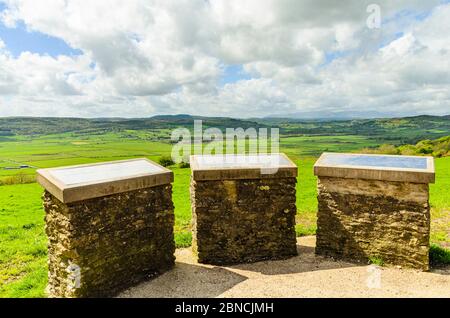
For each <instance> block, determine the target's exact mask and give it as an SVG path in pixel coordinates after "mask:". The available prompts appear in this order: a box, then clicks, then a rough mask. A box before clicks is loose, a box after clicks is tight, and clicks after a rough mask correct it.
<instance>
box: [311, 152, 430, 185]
mask: <svg viewBox="0 0 450 318" xmlns="http://www.w3.org/2000/svg"><path fill="white" fill-rule="evenodd" d="M314 173H315V175H317V176H329V177H341V178H360V179H375V180H386V181H400V182H402V181H405V182H416V183H432V182H434V178H435V172H434V160H433V157H421V156H395V155H372V154H353V153H323V154H322V156H321V157H320V158H319V160H317V162H316V164H315V165H314Z"/></svg>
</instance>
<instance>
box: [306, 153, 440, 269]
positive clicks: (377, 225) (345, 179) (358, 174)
mask: <svg viewBox="0 0 450 318" xmlns="http://www.w3.org/2000/svg"><path fill="white" fill-rule="evenodd" d="M314 171H315V174H316V175H317V176H318V203H319V206H318V219H317V243H316V253H317V254H321V255H327V256H332V257H336V258H345V259H349V260H354V261H359V262H367V261H369V260H373V259H378V260H379V261H382V262H383V263H385V264H391V265H400V266H405V267H411V268H416V269H420V270H428V268H429V256H428V253H429V237H430V205H429V191H428V189H429V186H428V183H430V182H434V163H433V158H431V157H412V156H382V155H358V154H332V153H324V154H323V155H322V156H321V157H320V159H319V160H318V161H317V163H316V165H315V166H314Z"/></svg>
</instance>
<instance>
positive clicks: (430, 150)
mask: <svg viewBox="0 0 450 318" xmlns="http://www.w3.org/2000/svg"><path fill="white" fill-rule="evenodd" d="M363 152H365V153H377V154H389V155H429V156H433V157H437V158H439V157H450V136H445V137H441V138H439V139H435V140H429V139H426V140H421V141H419V142H418V143H417V144H415V145H402V146H398V147H395V146H393V145H381V146H380V147H378V148H374V149H369V148H366V149H363Z"/></svg>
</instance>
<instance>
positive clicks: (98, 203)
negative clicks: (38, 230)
mask: <svg viewBox="0 0 450 318" xmlns="http://www.w3.org/2000/svg"><path fill="white" fill-rule="evenodd" d="M38 181H39V183H41V184H42V185H43V186H44V187H45V189H46V191H45V192H44V195H43V200H44V209H45V212H46V216H45V221H46V233H47V236H48V239H49V246H48V266H49V274H48V279H49V281H48V288H47V290H48V293H49V295H50V296H52V297H107V296H113V295H115V294H116V293H117V292H119V291H121V290H123V289H124V288H127V287H130V286H131V285H134V284H136V283H138V282H140V281H141V280H144V279H147V278H149V277H152V276H154V275H157V274H159V273H161V272H164V271H166V270H168V269H170V268H171V267H172V266H173V265H174V260H175V258H174V251H175V244H174V236H173V225H174V207H173V203H172V186H171V182H172V181H173V174H172V172H171V171H170V170H168V169H165V168H163V167H161V166H159V165H157V164H155V163H153V162H151V161H149V160H146V159H137V160H127V161H116V162H110V163H102V164H94V165H82V166H74V167H64V168H55V169H45V170H38Z"/></svg>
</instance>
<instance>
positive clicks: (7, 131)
mask: <svg viewBox="0 0 450 318" xmlns="http://www.w3.org/2000/svg"><path fill="white" fill-rule="evenodd" d="M194 120H202V122H203V129H205V128H208V127H216V128H219V129H221V130H222V131H224V130H225V129H226V128H238V127H240V128H244V129H247V128H250V127H253V128H256V129H258V128H263V127H266V128H269V127H272V128H279V129H280V133H281V134H282V135H284V136H302V135H362V136H368V137H370V138H375V139H376V138H381V137H383V139H384V140H392V142H393V143H395V144H402V143H415V142H417V141H419V140H422V139H433V138H439V137H442V136H447V135H450V115H446V116H430V115H420V116H412V117H397V118H375V119H373V118H371V119H350V120H349V119H299V118H293V117H292V118H282V117H276V118H273V117H272V118H251V119H236V118H228V117H203V116H191V115H185V114H180V115H159V116H154V117H150V118H131V119H128V118H95V119H86V118H44V117H5V118H0V136H3V140H4V138H5V137H8V136H14V135H44V134H46V135H47V134H59V133H68V132H69V133H74V134H102V133H106V132H119V131H125V130H158V129H165V130H171V129H174V128H177V127H185V128H188V129H192V128H193V125H194Z"/></svg>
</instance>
